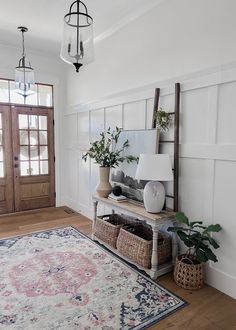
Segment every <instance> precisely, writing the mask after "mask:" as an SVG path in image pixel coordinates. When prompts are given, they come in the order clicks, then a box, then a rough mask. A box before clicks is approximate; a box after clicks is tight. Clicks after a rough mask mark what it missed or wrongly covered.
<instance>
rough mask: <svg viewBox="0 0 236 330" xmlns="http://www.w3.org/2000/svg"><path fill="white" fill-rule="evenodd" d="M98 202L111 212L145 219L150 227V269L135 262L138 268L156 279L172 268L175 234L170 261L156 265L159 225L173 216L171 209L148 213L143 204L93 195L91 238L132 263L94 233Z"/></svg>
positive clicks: (175, 246)
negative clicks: (151, 234)
mask: <svg viewBox="0 0 236 330" xmlns="http://www.w3.org/2000/svg"><path fill="white" fill-rule="evenodd" d="M98 203H102V204H104V205H107V206H109V207H110V208H111V209H112V212H113V213H114V212H117V213H123V214H126V215H130V216H133V217H135V218H137V219H139V220H143V221H145V222H146V223H147V224H149V225H150V226H151V227H152V231H153V247H152V258H151V269H146V268H143V267H141V266H139V265H137V264H135V265H136V266H137V267H138V268H139V269H142V270H144V271H145V272H146V273H148V274H149V275H150V277H151V278H152V279H156V278H157V277H158V276H160V275H163V274H166V273H168V272H170V271H171V270H172V268H173V264H174V263H175V259H176V256H177V253H178V244H177V240H176V237H175V235H173V237H172V262H169V263H165V264H162V265H158V254H157V242H158V231H159V229H160V227H161V226H162V225H163V224H164V223H165V221H166V220H171V219H174V218H175V212H172V211H162V212H161V213H155V214H153V213H148V212H146V210H145V209H144V207H143V206H140V205H137V204H134V203H132V202H129V201H125V202H116V201H112V200H110V199H108V198H103V197H99V196H97V195H95V196H93V205H94V217H93V233H92V239H93V240H97V241H99V242H100V243H101V244H103V245H105V246H106V247H107V248H108V249H110V250H111V251H112V252H114V253H115V254H118V255H119V256H121V257H122V258H123V259H125V260H127V261H129V262H131V263H133V262H132V261H131V260H129V259H127V258H125V257H124V256H122V255H121V254H119V252H118V251H117V250H116V249H113V248H112V247H110V246H109V245H107V244H105V243H104V242H102V241H101V240H99V239H98V238H97V237H95V235H94V228H95V224H96V219H97V206H98Z"/></svg>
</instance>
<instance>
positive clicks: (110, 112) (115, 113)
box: [105, 105, 123, 130]
mask: <svg viewBox="0 0 236 330" xmlns="http://www.w3.org/2000/svg"><path fill="white" fill-rule="evenodd" d="M105 125H106V127H105V130H107V129H108V127H110V128H111V129H114V128H116V127H119V128H122V127H123V118H122V105H117V106H114V107H108V108H106V109H105Z"/></svg>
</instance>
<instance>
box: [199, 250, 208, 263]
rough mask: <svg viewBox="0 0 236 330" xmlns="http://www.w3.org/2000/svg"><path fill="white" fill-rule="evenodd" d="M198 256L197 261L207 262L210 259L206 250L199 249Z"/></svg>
mask: <svg viewBox="0 0 236 330" xmlns="http://www.w3.org/2000/svg"><path fill="white" fill-rule="evenodd" d="M196 257H197V261H199V262H207V261H208V258H207V256H206V253H205V251H204V250H201V249H197V251H196Z"/></svg>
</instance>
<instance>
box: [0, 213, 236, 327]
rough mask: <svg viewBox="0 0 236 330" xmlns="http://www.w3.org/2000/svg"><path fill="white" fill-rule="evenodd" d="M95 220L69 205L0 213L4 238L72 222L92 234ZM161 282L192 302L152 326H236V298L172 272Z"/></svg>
mask: <svg viewBox="0 0 236 330" xmlns="http://www.w3.org/2000/svg"><path fill="white" fill-rule="evenodd" d="M91 224H92V223H91V221H90V220H89V219H87V218H85V217H84V216H82V215H80V214H78V213H76V212H73V211H72V210H71V209H69V208H68V207H58V208H46V209H41V210H34V211H26V212H20V213H16V214H9V215H3V216H0V238H6V237H11V236H17V235H21V234H26V233H30V232H34V231H40V230H44V229H49V228H58V227H64V226H68V225H71V226H73V227H75V228H77V229H79V230H80V231H81V232H83V233H85V234H86V235H90V234H91V229H92V226H91ZM158 283H160V284H161V285H163V286H164V287H166V288H167V289H169V290H170V291H172V292H174V293H176V294H177V295H178V296H180V297H182V298H183V299H185V300H187V301H188V303H189V305H188V306H187V307H185V308H183V309H181V310H179V311H177V312H176V313H174V314H173V315H170V316H168V317H167V318H166V319H164V320H162V321H160V322H159V323H157V324H156V325H154V326H152V327H150V328H149V329H150V330H154V329H157V330H158V329H161V330H166V329H169V330H175V329H181V330H236V300H234V299H232V298H230V297H229V296H226V295H225V294H223V293H221V292H220V291H218V290H216V289H214V288H212V287H209V286H207V285H205V286H204V287H203V288H202V289H201V290H198V291H187V290H183V289H181V288H179V287H178V286H176V285H175V283H174V282H173V278H172V274H168V275H165V276H162V277H160V278H159V279H158Z"/></svg>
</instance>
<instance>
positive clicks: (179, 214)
mask: <svg viewBox="0 0 236 330" xmlns="http://www.w3.org/2000/svg"><path fill="white" fill-rule="evenodd" d="M176 220H177V221H178V222H180V223H184V224H185V225H187V226H189V220H188V218H187V217H186V215H185V214H184V213H183V212H177V213H176Z"/></svg>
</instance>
